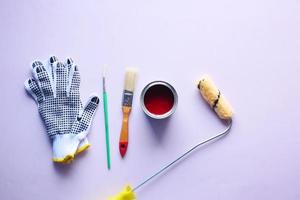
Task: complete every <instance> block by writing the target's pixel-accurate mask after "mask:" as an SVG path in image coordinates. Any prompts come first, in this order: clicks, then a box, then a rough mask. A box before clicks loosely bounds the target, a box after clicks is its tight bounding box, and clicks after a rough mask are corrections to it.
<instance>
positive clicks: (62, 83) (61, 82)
mask: <svg viewBox="0 0 300 200" xmlns="http://www.w3.org/2000/svg"><path fill="white" fill-rule="evenodd" d="M54 68H56V69H55V73H56V95H57V96H59V97H61V96H66V95H67V84H68V82H67V76H68V68H67V67H66V66H65V65H64V64H63V63H62V62H56V63H55V64H54Z"/></svg>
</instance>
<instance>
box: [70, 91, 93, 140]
mask: <svg viewBox="0 0 300 200" xmlns="http://www.w3.org/2000/svg"><path fill="white" fill-rule="evenodd" d="M98 105H99V98H98V97H97V96H95V95H93V96H91V97H90V99H89V100H88V102H87V104H86V106H85V107H84V108H83V111H82V114H81V115H79V116H78V117H77V119H76V122H75V124H74V126H73V128H72V132H71V133H72V134H81V136H80V137H83V138H84V137H86V135H87V133H88V130H89V128H90V125H91V123H92V120H93V116H94V114H95V111H96V109H97V107H98Z"/></svg>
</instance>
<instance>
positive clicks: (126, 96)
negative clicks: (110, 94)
mask: <svg viewBox="0 0 300 200" xmlns="http://www.w3.org/2000/svg"><path fill="white" fill-rule="evenodd" d="M132 99H133V92H132V91H128V90H124V92H123V106H127V107H131V105H132Z"/></svg>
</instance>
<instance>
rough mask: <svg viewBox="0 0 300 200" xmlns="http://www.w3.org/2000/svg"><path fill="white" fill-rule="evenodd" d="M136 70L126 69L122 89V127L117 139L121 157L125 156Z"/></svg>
mask: <svg viewBox="0 0 300 200" xmlns="http://www.w3.org/2000/svg"><path fill="white" fill-rule="evenodd" d="M135 79H136V70H135V69H132V68H128V69H126V75H125V84H124V91H123V103H122V112H123V120H122V129H121V134H120V140H119V150H120V154H121V156H122V157H124V156H125V154H126V151H127V147H128V121H129V114H130V112H131V106H132V99H133V91H134V86H135Z"/></svg>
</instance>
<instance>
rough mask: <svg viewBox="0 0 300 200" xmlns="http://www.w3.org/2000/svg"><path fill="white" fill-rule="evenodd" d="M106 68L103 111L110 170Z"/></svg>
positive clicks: (103, 80)
mask: <svg viewBox="0 0 300 200" xmlns="http://www.w3.org/2000/svg"><path fill="white" fill-rule="evenodd" d="M105 68H106V67H104V70H103V74H102V85H103V109H104V124H105V139H106V159H107V168H108V169H110V147H109V127H108V110H107V93H106V87H105V75H106V69H105Z"/></svg>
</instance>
